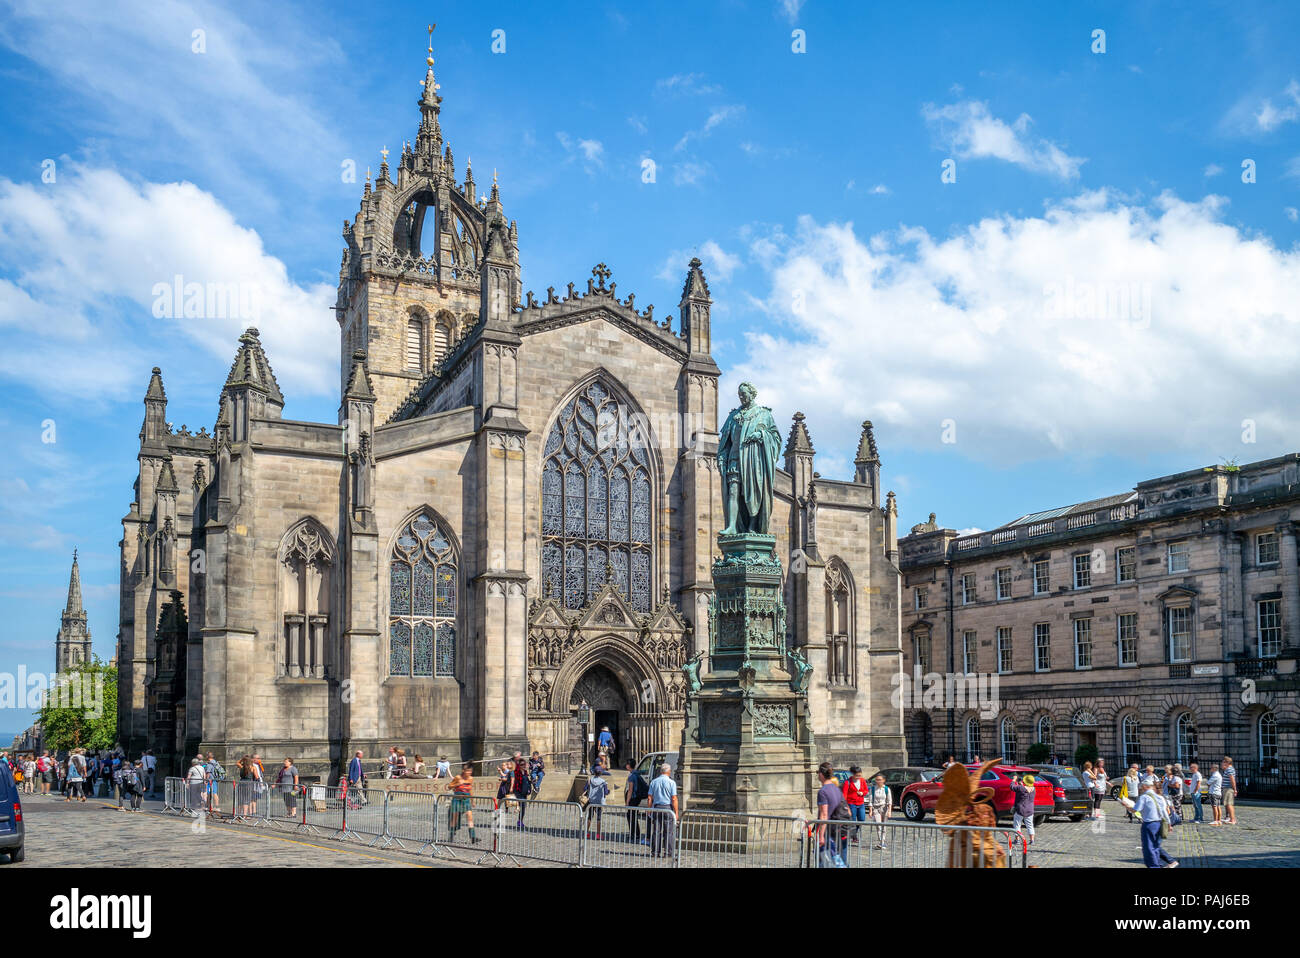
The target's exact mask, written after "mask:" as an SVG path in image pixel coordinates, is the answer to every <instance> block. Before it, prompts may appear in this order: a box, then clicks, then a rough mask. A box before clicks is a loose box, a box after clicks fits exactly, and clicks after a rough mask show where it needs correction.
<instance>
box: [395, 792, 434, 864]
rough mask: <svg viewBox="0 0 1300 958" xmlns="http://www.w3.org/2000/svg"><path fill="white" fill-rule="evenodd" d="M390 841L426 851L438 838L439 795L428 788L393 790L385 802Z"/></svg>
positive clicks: (419, 850)
mask: <svg viewBox="0 0 1300 958" xmlns="http://www.w3.org/2000/svg"><path fill="white" fill-rule="evenodd" d="M384 814H385V817H386V821H387V825H386V829H385V834H386V836H387V838H388V839H389V842H390V843H391V844H393V845H396V846H397V847H398V848H401V849H404V850H405V851H411V850H412V847H411V846H415V847H414V851H415V853H416V854H417V855H420V854H423V853H424V850H425V849H426V848H433V846H434V843H435V841H436V840H437V838H438V797H437V796H436V795H432V794H429V793H428V792H398V791H390V792H389V793H388V797H387V798H386V800H385V802H384Z"/></svg>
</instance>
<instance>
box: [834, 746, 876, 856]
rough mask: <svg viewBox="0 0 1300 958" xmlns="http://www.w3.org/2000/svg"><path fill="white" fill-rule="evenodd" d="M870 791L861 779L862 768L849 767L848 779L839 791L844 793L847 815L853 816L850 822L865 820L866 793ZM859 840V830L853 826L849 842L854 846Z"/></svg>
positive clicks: (860, 837)
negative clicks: (847, 804)
mask: <svg viewBox="0 0 1300 958" xmlns="http://www.w3.org/2000/svg"><path fill="white" fill-rule="evenodd" d="M870 789H871V786H870V785H868V784H867V780H866V779H865V778H863V777H862V766H861V765H850V766H849V777H848V778H846V779H845V780H844V787H843V789H841V791H843V792H844V801H846V802H848V803H849V814H850V815H851V816H853V817H852V821H855V822H865V821H866V820H867V792H868V791H870ZM861 839H862V831H861V828H860V826H855V827H854V829H853V837H852V839H851V841H852V843H853V844H854V845H856V844H858V843H859V841H861Z"/></svg>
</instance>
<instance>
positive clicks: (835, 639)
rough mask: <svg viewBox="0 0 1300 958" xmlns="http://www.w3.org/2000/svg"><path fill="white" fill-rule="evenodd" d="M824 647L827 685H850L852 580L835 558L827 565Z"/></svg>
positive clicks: (852, 673) (852, 677)
mask: <svg viewBox="0 0 1300 958" xmlns="http://www.w3.org/2000/svg"><path fill="white" fill-rule="evenodd" d="M826 648H827V651H828V653H829V658H828V663H827V670H828V672H829V679H830V684H831V685H840V686H851V685H853V681H854V648H853V580H852V578H851V577H850V576H849V570H848V567H847V566H846V565H845V564H844V562H843V560H841V559H840V558H839V557H838V556H832V557H831V559H830V561H829V562H827V563H826Z"/></svg>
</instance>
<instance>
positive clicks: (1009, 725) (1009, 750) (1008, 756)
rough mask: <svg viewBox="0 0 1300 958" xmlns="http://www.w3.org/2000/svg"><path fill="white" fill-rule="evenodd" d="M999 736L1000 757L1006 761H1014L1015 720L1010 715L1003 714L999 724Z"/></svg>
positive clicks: (1015, 758) (1015, 757) (1015, 756)
mask: <svg viewBox="0 0 1300 958" xmlns="http://www.w3.org/2000/svg"><path fill="white" fill-rule="evenodd" d="M999 738H1000V739H1001V744H1002V758H1003V759H1004V760H1005V761H1008V762H1015V761H1016V760H1017V758H1018V756H1017V755H1016V722H1015V719H1013V718H1012V717H1011V716H1010V715H1007V716H1004V717H1003V719H1002V722H1001V724H1000V726H999Z"/></svg>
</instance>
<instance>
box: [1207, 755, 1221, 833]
mask: <svg viewBox="0 0 1300 958" xmlns="http://www.w3.org/2000/svg"><path fill="white" fill-rule="evenodd" d="M1210 813H1211V814H1212V815H1213V816H1214V821H1212V822H1210V825H1211V826H1213V827H1218V826H1220V825H1222V824H1223V771H1222V770H1221V769H1219V768H1214V769H1213V770H1212V771H1211V772H1210Z"/></svg>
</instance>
